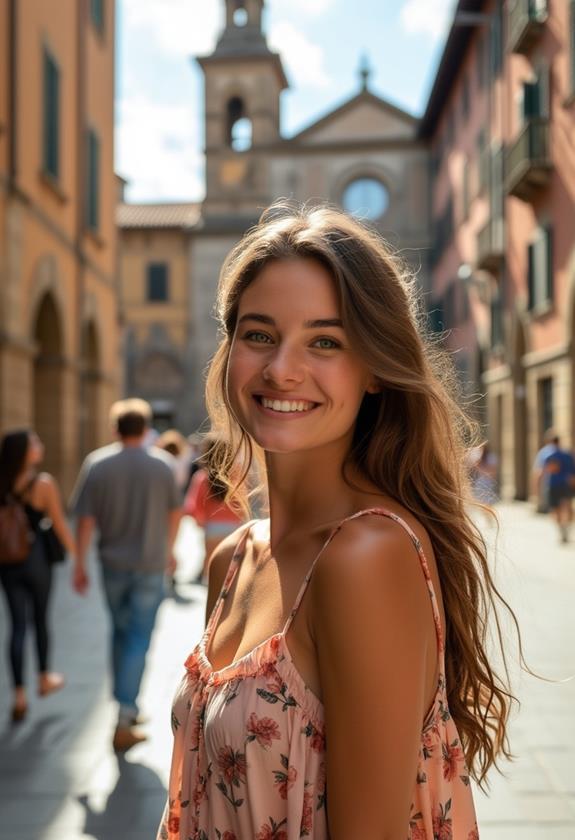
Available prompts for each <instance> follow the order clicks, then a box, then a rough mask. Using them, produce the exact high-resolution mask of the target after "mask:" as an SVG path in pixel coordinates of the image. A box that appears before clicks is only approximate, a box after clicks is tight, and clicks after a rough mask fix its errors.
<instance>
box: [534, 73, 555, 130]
mask: <svg viewBox="0 0 575 840" xmlns="http://www.w3.org/2000/svg"><path fill="white" fill-rule="evenodd" d="M535 88H536V93H535V101H534V106H535V114H534V115H535V116H537V117H547V118H549V116H550V107H549V102H550V92H551V67H550V66H549V64H541V65H540V66H539V67H538V68H537V81H536V82H535Z"/></svg>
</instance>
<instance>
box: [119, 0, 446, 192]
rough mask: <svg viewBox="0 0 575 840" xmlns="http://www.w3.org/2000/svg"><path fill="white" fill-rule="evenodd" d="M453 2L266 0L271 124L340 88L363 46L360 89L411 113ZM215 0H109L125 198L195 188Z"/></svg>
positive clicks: (421, 100) (308, 116)
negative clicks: (277, 92)
mask: <svg viewBox="0 0 575 840" xmlns="http://www.w3.org/2000/svg"><path fill="white" fill-rule="evenodd" d="M453 8H454V0H353V2H348V0H267V3H266V12H265V18H264V28H265V31H266V34H267V36H268V42H269V44H270V46H271V47H272V48H273V49H274V50H276V51H277V52H279V53H280V54H281V56H282V59H283V61H284V67H285V69H286V74H287V77H288V79H289V82H290V89H289V91H286V92H284V93H283V94H282V112H281V125H282V133H283V134H284V135H286V136H290V135H291V134H294V133H295V132H296V131H298V130H299V129H300V128H303V127H304V126H306V125H308V124H309V123H310V122H312V121H314V120H315V119H317V118H318V117H320V116H322V115H323V114H325V113H326V112H327V111H329V110H331V109H332V108H333V107H335V106H337V105H338V104H339V103H341V102H342V101H344V100H345V99H347V98H348V97H350V96H352V95H353V94H354V93H355V92H356V91H357V90H358V87H359V77H358V68H359V64H360V60H361V57H362V55H366V56H367V58H368V61H369V64H370V66H371V69H372V74H371V79H370V88H371V90H373V92H374V93H376V94H378V95H379V96H382V97H384V98H386V99H389V100H390V101H391V102H393V103H394V104H397V105H399V106H400V107H402V108H405V109H406V110H407V111H409V112H411V113H413V114H415V115H419V114H421V112H422V111H423V109H424V107H425V102H426V99H427V95H428V93H429V89H430V85H431V83H432V81H433V76H434V73H435V69H436V66H437V62H438V60H439V57H440V54H441V50H442V47H443V42H444V38H445V34H446V31H447V28H448V25H449V21H450V19H451V15H452V13H453ZM223 9H224V2H223V0H119V2H118V4H117V21H116V37H117V70H116V171H117V172H118V173H119V174H120V175H122V176H123V177H124V178H126V179H127V180H128V188H127V193H126V194H127V198H128V200H130V201H197V200H200V199H201V198H202V197H203V179H204V169H203V166H204V162H203V156H202V145H203V120H202V113H203V77H202V74H201V71H200V69H199V67H198V66H197V64H196V63H195V62H194V60H193V56H194V55H202V54H206V53H209V52H210V51H211V50H212V49H213V47H214V45H215V42H216V39H217V36H218V34H219V32H220V31H221V29H222V24H223Z"/></svg>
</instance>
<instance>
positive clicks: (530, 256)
mask: <svg viewBox="0 0 575 840" xmlns="http://www.w3.org/2000/svg"><path fill="white" fill-rule="evenodd" d="M534 306H535V244H534V243H531V244H530V245H529V247H528V248H527V309H529V310H531V309H533V307H534Z"/></svg>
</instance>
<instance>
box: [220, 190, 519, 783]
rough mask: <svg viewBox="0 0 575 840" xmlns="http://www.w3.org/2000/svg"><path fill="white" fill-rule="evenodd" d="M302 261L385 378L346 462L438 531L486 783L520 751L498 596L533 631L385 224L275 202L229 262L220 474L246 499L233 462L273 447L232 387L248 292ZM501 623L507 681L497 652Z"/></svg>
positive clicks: (457, 672)
mask: <svg viewBox="0 0 575 840" xmlns="http://www.w3.org/2000/svg"><path fill="white" fill-rule="evenodd" d="M298 257H301V258H311V259H314V260H317V261H318V262H319V263H321V265H323V266H324V267H325V268H327V269H328V271H329V272H330V274H331V276H332V277H333V281H334V283H335V285H336V289H337V291H338V294H339V300H340V306H341V317H342V320H343V324H344V328H345V331H346V333H347V335H348V338H349V341H350V344H351V345H352V346H353V347H354V349H355V350H356V351H357V352H358V353H359V354H360V356H361V357H362V359H363V360H364V362H365V363H366V364H367V365H368V367H369V368H370V370H371V372H372V373H373V374H375V375H376V377H377V378H378V380H379V382H380V383H381V386H382V387H381V391H380V392H379V393H377V394H366V395H365V397H364V400H363V403H362V405H361V407H360V410H359V414H358V417H357V422H356V426H355V432H354V437H353V443H352V447H351V450H350V452H349V455H348V459H347V462H346V464H347V463H349V462H353V463H354V464H355V465H356V466H357V467H358V468H359V469H360V471H361V472H362V474H363V475H364V476H365V477H366V478H367V479H368V480H369V481H371V482H372V483H373V484H374V485H376V486H377V487H378V488H379V489H380V490H381V492H382V493H383V494H387V495H388V496H390V497H392V498H394V499H396V500H397V501H398V502H400V503H401V504H402V505H404V506H405V507H406V508H407V509H408V510H409V511H411V513H412V514H413V515H414V516H415V517H417V519H418V520H419V521H420V522H421V524H422V525H423V526H424V527H425V528H426V529H427V532H428V534H429V536H430V538H431V542H432V545H433V548H434V552H435V556H436V560H437V566H438V570H439V577H440V580H441V588H442V594H443V601H444V606H445V618H446V677H447V691H448V701H449V708H450V711H451V714H452V716H453V719H454V721H455V723H456V725H457V728H458V730H459V733H460V737H461V740H462V744H463V748H464V752H465V756H466V760H467V764H468V767H469V769H470V772H471V774H472V775H473V776H474V778H475V779H477V780H478V781H479V782H480V783H483V782H484V780H485V778H486V774H487V771H488V770H489V768H490V767H491V766H492V765H494V764H495V765H496V764H497V759H498V757H501V755H503V756H505V757H506V758H510V757H511V755H510V751H509V742H508V738H507V722H508V718H509V712H510V707H511V704H512V702H513V701H514V700H515V698H514V697H513V695H512V694H511V692H510V688H509V673H508V669H507V665H506V658H505V651H504V644H503V633H502V629H501V625H500V621H499V618H498V615H497V609H496V606H497V604H502V605H504V606H505V607H506V608H507V609H508V610H509V613H510V615H511V618H512V620H513V622H514V625H515V628H516V630H517V633H518V640H519V651H520V653H521V639H520V636H519V628H518V626H517V620H516V618H515V616H514V614H513V612H512V611H511V608H510V607H509V605H508V604H507V602H506V601H505V600H504V599H503V598H502V596H501V595H500V593H499V592H498V590H497V588H496V585H495V583H494V579H493V576H492V573H491V571H490V567H489V564H488V560H487V548H486V544H485V541H484V539H483V537H482V535H481V533H480V532H479V530H478V528H477V527H476V525H475V524H474V522H473V520H472V518H471V517H470V505H472V504H473V499H472V497H471V492H470V487H469V478H468V470H467V467H466V459H467V455H468V452H469V449H470V447H471V446H474V445H476V444H477V443H478V427H477V424H476V423H475V422H474V421H473V420H472V419H471V416H470V413H469V412H467V411H466V410H464V408H463V407H462V400H461V395H460V393H459V390H458V386H457V382H458V377H457V375H456V373H455V369H454V365H453V363H452V361H451V357H450V356H449V354H447V353H446V351H445V350H444V349H442V347H441V344H440V342H439V341H438V340H437V337H434V336H433V334H432V333H431V331H430V330H429V329H428V328H427V325H426V319H425V315H424V313H423V311H422V309H421V307H420V302H419V298H420V296H419V294H418V288H417V283H416V280H415V279H414V277H413V276H412V275H410V273H409V272H408V271H407V270H406V269H405V267H404V266H403V264H402V263H401V261H400V260H399V259H398V258H397V256H396V255H394V254H393V253H392V251H391V249H390V248H389V247H388V245H387V244H386V243H385V242H384V241H383V240H382V239H381V237H380V236H379V235H378V234H377V233H376V232H375V231H373V230H371V229H369V228H367V227H366V226H364V225H363V224H361V223H359V222H358V221H356V220H355V219H352V218H350V217H349V216H348V215H346V214H345V213H342V212H341V211H339V210H335V209H332V208H330V207H325V206H321V207H317V206H316V207H293V206H290V205H281V206H278V205H273V206H272V207H271V208H269V209H268V210H267V211H266V212H265V213H264V215H263V216H262V218H261V220H260V222H259V224H258V225H257V226H256V227H254V228H253V229H252V230H251V231H249V232H248V233H247V234H246V236H245V237H244V238H243V239H242V240H241V241H240V242H239V243H238V245H236V247H234V249H233V250H232V251H231V253H230V254H229V255H228V257H227V259H226V260H225V263H224V265H223V268H222V272H221V276H220V283H219V287H218V295H217V315H218V318H219V322H220V326H221V332H222V336H221V342H220V345H219V348H218V350H217V352H216V354H215V356H214V358H213V360H212V362H211V365H210V368H209V372H208V378H207V385H206V396H207V404H208V410H209V414H210V419H211V423H212V428H213V429H214V430H215V431H217V433H218V434H219V435H221V436H223V439H224V440H225V441H227V443H228V447H227V452H228V453H231V454H229V455H228V456H227V457H226V456H225V453H224V454H223V456H222V457H221V458H220V461H219V470H220V477H221V479H222V481H223V482H225V483H226V484H227V486H228V488H229V496H230V497H233V498H235V499H239V500H240V501H242V502H243V503H246V491H245V485H246V482H245V481H243V480H241V481H240V482H239V483H238V482H237V466H236V473H235V477H236V480H235V481H234V479H233V478H232V476H231V468H232V464H236V465H237V463H238V459H239V460H240V462H241V463H242V464H243V466H244V476H243V478H244V479H245V478H246V477H247V475H248V473H249V471H250V467H251V466H252V464H253V463H254V460H255V462H259V463H261V456H262V453H261V451H260V450H259V449H258V447H257V445H256V444H255V442H254V441H253V440H251V439H250V438H249V436H248V435H247V434H246V432H245V431H244V430H243V429H242V428H241V427H240V425H239V423H238V421H237V419H236V418H235V417H234V414H233V411H232V409H231V406H230V403H229V400H228V396H227V389H226V371H227V364H228V358H229V353H230V347H231V342H232V339H233V335H234V331H235V327H236V320H237V313H238V304H239V300H240V297H241V295H242V293H243V291H244V289H246V287H247V286H248V285H249V284H250V283H251V282H252V281H253V280H254V278H255V277H256V276H257V275H258V273H259V272H260V271H261V270H262V268H263V266H264V265H266V263H269V262H270V261H272V260H284V259H293V258H298ZM230 444H231V446H230ZM345 467H346V465H345V464H344V474H345ZM493 516H494V517H495V514H493ZM491 620H493V627H494V628H495V637H496V640H497V641H498V643H499V645H498V647H499V648H500V654H501V662H502V668H503V674H504V679H502V678H501V677H500V676H498V675H497V673H496V672H495V670H494V669H493V667H492V665H491V661H490V656H489V655H488V652H487V647H488V644H489V642H488V636H489V632H488V631H489V629H490V627H491V624H490V622H491ZM497 653H499V651H497ZM521 658H522V654H521Z"/></svg>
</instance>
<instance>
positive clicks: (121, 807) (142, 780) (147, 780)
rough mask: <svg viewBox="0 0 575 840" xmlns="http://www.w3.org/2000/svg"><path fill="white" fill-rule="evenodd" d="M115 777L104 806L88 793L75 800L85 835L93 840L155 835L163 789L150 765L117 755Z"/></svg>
mask: <svg viewBox="0 0 575 840" xmlns="http://www.w3.org/2000/svg"><path fill="white" fill-rule="evenodd" d="M117 762H118V774H119V775H118V779H117V782H116V786H115V788H114V789H113V790H112V792H111V793H110V795H109V796H108V799H107V801H106V804H105V806H104V807H103V809H100V808H97V807H94V806H93V804H92V802H91V800H90V798H89V797H88V796H78V797H77V801H78V802H79V804H80V805H81V806H82V807H83V808H84V811H85V825H84V829H83V830H84V834H86V835H89V836H90V837H93V838H95V840H136V838H138V840H141V838H143V837H146V838H150V840H152V838H154V837H155V836H156V833H157V830H158V826H159V823H160V819H161V816H162V812H163V809H164V805H165V802H166V796H167V793H166V789H165V787H164V786H163V784H162V782H161V781H160V778H159V776H158V775H157V774H156V773H155V772H154V771H153V770H152V769H151V768H150V767H146V766H145V765H143V764H138V763H137V762H130V761H128V760H127V759H126V758H125V757H124V756H118V758H117Z"/></svg>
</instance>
